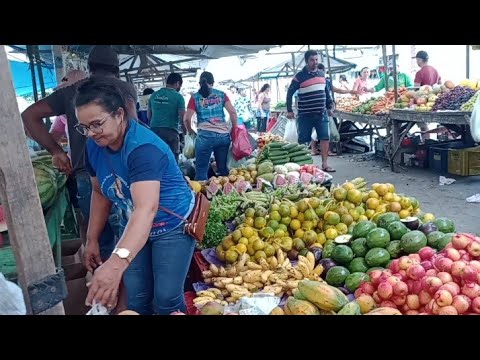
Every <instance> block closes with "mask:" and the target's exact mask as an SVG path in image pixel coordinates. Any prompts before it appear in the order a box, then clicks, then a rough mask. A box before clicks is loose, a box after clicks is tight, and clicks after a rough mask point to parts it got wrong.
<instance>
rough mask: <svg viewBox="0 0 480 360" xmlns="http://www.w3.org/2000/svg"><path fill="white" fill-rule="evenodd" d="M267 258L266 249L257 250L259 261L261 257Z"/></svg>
mask: <svg viewBox="0 0 480 360" xmlns="http://www.w3.org/2000/svg"><path fill="white" fill-rule="evenodd" d="M266 258H267V254H265V252H264V251H261V250H260V251H257V252H256V253H255V260H257V261H259V260H260V259H266Z"/></svg>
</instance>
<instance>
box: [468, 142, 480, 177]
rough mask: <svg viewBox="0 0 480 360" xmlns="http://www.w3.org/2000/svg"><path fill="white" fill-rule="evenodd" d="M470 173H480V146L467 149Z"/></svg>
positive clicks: (470, 174) (471, 174)
mask: <svg viewBox="0 0 480 360" xmlns="http://www.w3.org/2000/svg"><path fill="white" fill-rule="evenodd" d="M467 157H468V175H469V176H474V175H480V147H476V148H471V149H469V150H468V151H467Z"/></svg>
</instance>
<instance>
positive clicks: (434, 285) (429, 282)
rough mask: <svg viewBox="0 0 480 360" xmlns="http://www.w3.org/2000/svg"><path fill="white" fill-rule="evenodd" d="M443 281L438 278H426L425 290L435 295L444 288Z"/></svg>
mask: <svg viewBox="0 0 480 360" xmlns="http://www.w3.org/2000/svg"><path fill="white" fill-rule="evenodd" d="M442 285H443V283H442V280H440V279H439V278H437V277H427V278H425V286H423V288H424V289H425V290H427V291H428V292H429V293H430V295H433V294H435V293H436V292H437V290H438V289H439V288H440V286H442Z"/></svg>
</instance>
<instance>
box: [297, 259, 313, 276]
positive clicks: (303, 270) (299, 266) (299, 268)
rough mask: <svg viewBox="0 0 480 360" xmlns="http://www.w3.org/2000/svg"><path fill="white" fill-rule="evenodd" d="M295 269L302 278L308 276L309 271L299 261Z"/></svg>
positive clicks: (306, 266) (305, 265)
mask: <svg viewBox="0 0 480 360" xmlns="http://www.w3.org/2000/svg"><path fill="white" fill-rule="evenodd" d="M297 269H298V270H299V271H300V272H301V273H302V275H303V276H304V277H307V276H308V275H310V270H309V269H308V265H307V264H305V263H303V262H301V261H299V262H298V264H297Z"/></svg>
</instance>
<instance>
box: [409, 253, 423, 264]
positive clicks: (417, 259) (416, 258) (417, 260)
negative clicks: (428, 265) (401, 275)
mask: <svg viewBox="0 0 480 360" xmlns="http://www.w3.org/2000/svg"><path fill="white" fill-rule="evenodd" d="M408 257H409V258H410V259H412V261H413V264H420V261H422V258H421V257H420V255H418V254H410V255H408Z"/></svg>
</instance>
